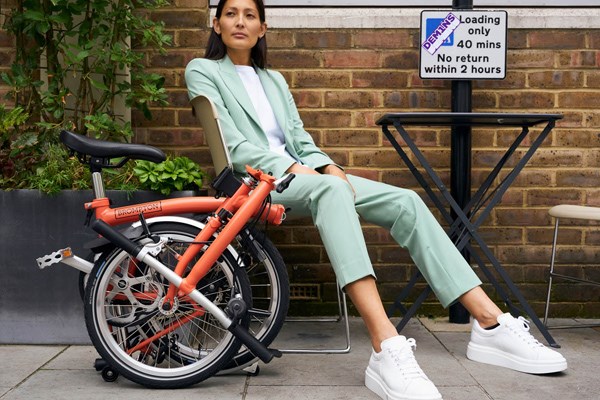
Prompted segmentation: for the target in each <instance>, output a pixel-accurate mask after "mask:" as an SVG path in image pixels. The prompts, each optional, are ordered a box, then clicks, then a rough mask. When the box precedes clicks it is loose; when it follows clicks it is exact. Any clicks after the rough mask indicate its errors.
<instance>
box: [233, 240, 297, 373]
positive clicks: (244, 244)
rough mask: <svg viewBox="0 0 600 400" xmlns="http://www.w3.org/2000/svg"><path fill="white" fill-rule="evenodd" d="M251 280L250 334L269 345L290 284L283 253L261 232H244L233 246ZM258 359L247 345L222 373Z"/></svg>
mask: <svg viewBox="0 0 600 400" xmlns="http://www.w3.org/2000/svg"><path fill="white" fill-rule="evenodd" d="M231 244H232V245H233V246H234V248H235V250H236V252H237V253H238V257H239V259H240V265H243V266H244V267H245V269H246V272H247V274H248V278H249V279H250V286H251V288H252V308H250V309H249V310H248V314H249V317H250V327H249V331H250V332H251V333H252V334H253V335H254V337H256V338H257V339H258V340H259V341H260V342H261V343H263V344H264V345H265V346H269V345H270V344H271V343H272V342H273V340H275V337H276V336H277V334H278V333H279V331H280V330H281V327H282V325H283V323H284V322H285V318H286V316H287V312H288V307H289V304H290V283H289V278H288V273H287V268H286V266H285V263H284V261H283V258H282V257H281V254H280V253H279V251H278V250H277V248H276V247H275V245H274V244H273V242H271V240H269V238H268V237H266V236H265V235H264V234H263V233H262V232H260V231H258V230H256V229H249V228H246V229H244V230H243V231H242V232H241V233H240V235H238V237H237V238H236V241H234V242H232V243H231ZM255 359H256V357H255V356H254V355H253V354H252V353H251V352H250V351H249V350H248V349H247V348H246V347H244V346H242V348H241V349H240V351H239V353H238V354H236V356H235V357H234V358H233V359H232V360H231V362H230V363H229V364H227V366H226V367H225V368H224V371H222V372H223V373H227V372H230V371H232V370H236V369H240V368H243V367H245V366H247V365H250V364H251V363H252V362H253V361H254V360H255Z"/></svg>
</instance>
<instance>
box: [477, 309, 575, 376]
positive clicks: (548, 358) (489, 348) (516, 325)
mask: <svg viewBox="0 0 600 400" xmlns="http://www.w3.org/2000/svg"><path fill="white" fill-rule="evenodd" d="M498 323H499V324H500V326H498V327H496V328H494V329H490V330H485V329H483V328H482V327H481V326H479V324H478V323H477V321H476V320H475V321H473V329H472V330H471V341H470V342H469V346H468V347H467V358H469V359H470V360H473V361H479V362H481V363H485V364H492V365H497V366H500V367H506V368H510V369H514V370H516V371H521V372H527V373H530V374H550V373H553V372H560V371H564V370H565V369H567V360H565V358H564V357H563V356H562V355H561V354H560V353H558V352H556V351H554V350H551V349H549V348H548V347H545V346H544V345H543V344H541V343H540V342H538V341H537V340H536V339H535V338H534V337H533V336H532V335H531V333H529V321H527V320H526V319H524V318H523V317H519V318H518V319H516V318H514V317H513V316H512V315H510V314H508V313H506V314H502V315H500V316H499V317H498Z"/></svg>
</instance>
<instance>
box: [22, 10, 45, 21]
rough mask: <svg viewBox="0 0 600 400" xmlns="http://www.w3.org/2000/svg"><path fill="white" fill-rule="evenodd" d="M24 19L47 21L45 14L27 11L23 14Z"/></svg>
mask: <svg viewBox="0 0 600 400" xmlns="http://www.w3.org/2000/svg"><path fill="white" fill-rule="evenodd" d="M23 17H24V18H26V19H29V20H31V21H45V20H46V17H45V15H44V13H43V12H41V11H36V10H26V11H24V12H23Z"/></svg>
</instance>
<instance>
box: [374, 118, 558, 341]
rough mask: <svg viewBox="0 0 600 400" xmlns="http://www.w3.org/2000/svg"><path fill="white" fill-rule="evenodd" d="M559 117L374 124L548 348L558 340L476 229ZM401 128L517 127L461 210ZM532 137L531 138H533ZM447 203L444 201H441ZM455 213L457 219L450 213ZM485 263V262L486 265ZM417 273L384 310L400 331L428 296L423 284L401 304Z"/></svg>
mask: <svg viewBox="0 0 600 400" xmlns="http://www.w3.org/2000/svg"><path fill="white" fill-rule="evenodd" d="M561 118H562V115H560V114H502V113H470V112H469V113H458V112H421V113H393V114H386V115H384V116H383V117H381V118H380V119H379V120H378V121H377V125H381V127H382V130H383V133H384V134H385V136H386V137H387V138H388V140H389V141H390V143H391V144H392V146H394V149H395V150H396V151H397V152H398V155H399V156H400V158H401V159H402V160H403V161H404V163H405V164H406V166H407V167H408V168H409V170H410V171H411V173H412V174H413V176H414V177H415V178H416V180H417V181H418V183H419V184H420V185H421V187H423V189H425V192H426V193H427V195H428V196H429V198H430V199H431V201H432V202H433V204H434V205H435V206H436V208H437V209H438V210H439V211H440V213H441V215H442V217H443V218H444V220H445V221H446V222H447V223H448V224H449V229H448V235H449V236H450V237H451V238H453V239H454V244H455V245H456V247H457V249H458V250H459V251H462V250H463V249H466V250H467V251H468V252H469V254H470V256H471V257H472V259H473V260H475V262H476V263H477V264H478V265H479V267H480V269H481V271H482V272H483V273H484V275H485V276H486V278H487V279H488V280H489V281H490V283H491V284H492V285H493V286H494V288H495V289H496V290H497V292H498V294H499V296H500V297H501V298H502V300H503V301H504V302H505V303H506V305H507V306H508V308H509V311H510V312H511V314H513V315H514V316H517V315H519V314H522V312H524V313H525V314H527V315H528V316H529V318H530V319H531V321H532V322H533V323H534V324H535V325H536V327H537V328H538V329H539V330H540V332H541V333H542V335H543V336H544V338H545V339H546V340H547V341H548V344H549V345H550V346H552V347H559V346H558V344H557V343H556V341H555V340H554V339H553V338H552V336H551V335H550V333H549V332H548V329H547V328H546V327H545V326H544V325H543V324H542V322H541V321H540V319H539V318H538V317H537V315H536V314H535V312H534V311H533V309H532V308H531V306H530V305H529V303H528V302H527V300H525V298H524V297H523V295H522V293H521V291H520V290H519V289H518V288H517V286H516V285H515V284H514V282H513V281H512V280H511V279H510V277H509V276H508V274H507V273H506V271H505V270H504V268H503V267H502V265H501V264H500V262H499V261H498V259H497V258H496V257H495V256H494V254H493V253H492V251H491V250H490V248H489V247H488V246H487V245H486V243H485V242H484V241H483V239H482V238H481V236H480V235H479V233H478V232H477V229H478V228H479V226H481V224H482V223H483V221H484V220H485V219H486V218H487V217H488V215H489V214H490V212H491V211H492V209H493V208H494V207H495V206H496V204H497V203H498V202H499V201H500V199H501V198H502V196H503V195H504V193H505V192H506V190H507V189H508V188H509V187H510V185H511V184H512V183H513V182H514V180H515V179H516V177H517V176H518V174H519V173H520V172H521V170H522V169H523V167H524V166H525V165H526V164H527V162H528V161H529V159H530V158H531V157H532V156H533V154H534V153H535V151H536V150H537V148H538V147H539V146H540V145H541V144H542V142H543V141H544V139H545V138H546V137H547V136H548V134H549V133H550V131H551V130H552V128H554V125H555V123H556V121H557V120H559V119H561ZM390 125H391V126H393V127H394V128H395V130H396V131H397V133H398V134H399V135H400V137H401V138H402V140H403V141H404V143H405V146H406V147H408V148H409V149H410V151H411V152H412V153H413V155H414V157H415V158H416V160H417V161H418V163H419V164H420V165H421V167H422V168H423V169H424V170H425V173H426V174H427V175H428V176H429V178H430V179H431V181H432V182H433V184H434V185H435V187H437V189H438V192H439V194H438V193H436V192H435V191H434V189H433V188H432V187H431V185H430V184H429V182H428V181H427V180H426V179H425V176H424V175H423V174H422V173H421V172H420V171H419V170H418V169H417V166H416V165H415V164H414V163H413V162H412V161H411V159H410V158H409V156H408V154H407V153H406V152H405V151H404V149H403V147H402V145H400V144H399V143H398V141H397V140H396V135H395V134H394V133H392V131H390V129H389V126H390ZM536 125H541V126H542V127H543V128H542V129H541V131H540V132H539V133H538V134H537V136H536V137H535V138H532V140H531V143H530V145H529V148H528V149H527V151H525V153H524V154H523V156H522V157H521V158H520V159H519V160H518V161H517V162H516V163H515V164H514V167H512V169H510V167H508V166H507V165H506V164H507V162H508V160H510V159H511V157H512V156H513V155H514V153H515V151H516V150H517V149H518V148H519V146H520V145H521V144H522V143H523V140H524V139H525V138H527V137H528V136H529V135H530V129H529V128H531V127H533V126H536ZM404 126H448V127H452V126H470V127H513V128H521V132H520V134H519V135H518V136H517V137H516V138H515V140H514V141H513V143H512V144H511V145H510V146H509V147H508V149H507V150H506V152H505V153H504V155H503V156H502V157H501V158H500V160H499V161H498V163H497V164H496V166H495V167H494V168H493V169H492V171H491V172H490V173H489V175H488V176H487V178H486V179H485V180H484V182H483V183H482V184H481V186H480V187H479V189H478V190H477V192H476V193H475V194H474V195H473V196H472V197H471V199H470V201H469V202H468V203H467V204H466V206H465V207H464V208H461V207H460V206H459V205H458V204H457V203H456V201H455V199H454V198H453V197H452V195H451V194H450V191H449V190H448V188H447V187H446V185H444V183H443V182H442V181H441V179H440V178H439V176H438V175H437V174H436V173H435V171H434V170H433V168H432V167H431V165H430V164H429V162H428V161H427V159H426V158H425V157H424V155H423V153H422V152H421V151H420V150H419V148H418V147H417V145H416V144H415V142H414V140H413V139H412V138H411V136H410V135H409V134H408V132H407V131H406V130H405V129H404ZM532 136H534V135H533V134H532ZM504 167H507V168H509V169H510V170H509V172H508V173H507V174H506V176H505V177H504V178H503V179H502V180H501V181H500V183H499V184H497V185H496V186H495V187H492V186H493V184H494V181H495V180H496V178H497V177H498V175H499V173H500V171H501V170H502V169H503V168H504ZM444 201H445V202H444ZM448 206H449V207H450V210H451V211H453V212H454V215H455V217H454V216H453V214H452V213H451V211H450V210H449V209H448ZM471 240H473V241H474V242H475V243H476V244H477V245H478V246H479V249H480V251H481V252H482V253H483V257H482V256H481V255H480V254H479V253H478V252H475V251H473V248H472V246H471ZM486 260H487V261H486ZM487 263H489V264H491V267H492V268H493V271H495V272H496V274H497V275H498V276H499V277H500V279H501V280H502V281H503V283H504V284H505V285H506V287H507V289H508V291H507V290H506V289H505V288H504V287H503V286H502V284H501V283H500V281H499V279H497V278H496V276H495V275H494V274H493V273H492V269H490V268H489V267H488V265H487ZM420 277H421V274H420V273H419V272H416V273H415V274H413V276H412V277H411V279H410V280H409V282H408V284H407V286H406V287H405V288H404V289H403V290H402V291H401V292H400V294H399V295H398V297H397V298H396V300H395V301H394V304H393V305H392V307H391V308H390V309H389V310H388V315H390V316H391V315H393V314H394V312H395V310H400V311H401V312H402V313H403V314H404V315H403V318H402V320H401V321H400V323H399V324H398V325H397V329H398V331H401V330H402V328H404V326H405V325H406V323H407V322H408V320H409V319H410V318H411V317H412V316H413V315H414V314H415V312H416V311H417V309H418V308H419V307H420V306H421V304H422V303H423V301H425V299H426V297H427V296H428V295H429V293H430V292H431V288H430V287H429V286H427V287H426V288H425V289H424V290H423V291H422V292H421V294H419V296H418V297H417V299H416V300H415V302H414V303H413V304H412V305H411V306H410V307H409V308H408V309H406V308H405V307H404V306H403V304H402V302H403V301H404V300H405V299H406V298H407V297H408V295H409V294H410V293H411V292H412V290H413V288H414V286H415V285H416V283H417V282H418V281H419V279H420ZM509 292H510V293H512V295H513V296H514V297H515V298H516V300H517V301H518V303H519V304H520V305H521V307H522V310H521V309H519V308H518V307H517V306H516V304H515V303H514V302H513V301H512V300H511V298H510V297H509Z"/></svg>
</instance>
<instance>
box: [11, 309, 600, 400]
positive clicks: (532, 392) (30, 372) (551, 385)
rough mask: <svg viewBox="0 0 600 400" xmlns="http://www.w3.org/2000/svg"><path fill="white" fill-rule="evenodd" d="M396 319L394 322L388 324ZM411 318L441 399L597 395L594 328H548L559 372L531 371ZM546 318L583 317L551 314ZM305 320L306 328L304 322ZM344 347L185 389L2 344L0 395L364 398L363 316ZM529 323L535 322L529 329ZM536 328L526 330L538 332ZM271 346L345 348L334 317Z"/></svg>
mask: <svg viewBox="0 0 600 400" xmlns="http://www.w3.org/2000/svg"><path fill="white" fill-rule="evenodd" d="M393 322H394V323H397V320H395V321H393ZM429 322H432V323H430V324H428V323H423V322H422V320H421V321H420V320H418V319H413V320H411V321H410V322H409V324H408V325H407V326H406V327H405V329H404V331H403V332H402V334H404V335H406V336H407V337H413V338H414V339H415V340H416V342H417V349H416V352H415V357H416V358H417V360H418V361H419V364H420V365H421V367H422V368H423V370H424V371H425V372H426V373H427V375H428V376H429V377H430V378H431V379H432V381H433V382H434V383H435V384H436V385H437V387H438V389H439V390H440V392H441V393H442V395H443V397H444V399H445V400H521V399H523V400H525V399H527V400H529V399H544V400H571V399H577V400H597V399H599V398H600V396H599V395H598V393H599V389H598V387H599V385H598V378H597V371H598V368H599V367H600V329H598V328H579V329H555V330H552V331H551V333H552V335H553V336H554V337H555V338H556V340H557V341H558V343H560V344H561V345H562V348H561V349H560V350H559V351H560V352H561V353H562V354H563V355H564V356H565V357H566V358H567V361H568V363H569V369H568V370H567V371H566V372H565V373H559V374H553V375H546V376H537V375H529V374H523V373H519V372H515V371H512V370H508V369H505V368H499V367H494V366H489V365H485V364H480V363H475V362H473V361H470V360H468V359H467V358H466V348H467V343H468V341H469V333H468V329H464V326H463V327H462V328H461V329H456V327H453V326H447V327H444V326H445V325H446V323H445V322H444V321H429ZM551 322H552V323H555V324H556V323H558V324H563V323H565V322H567V323H570V322H575V323H578V322H581V323H586V322H589V321H575V320H553V321H551ZM303 324H304V325H303ZM350 327H351V332H352V333H351V341H352V351H351V352H350V353H349V354H340V355H333V354H319V355H293V354H285V355H284V356H283V358H281V359H276V360H274V361H273V362H272V363H270V364H267V365H265V364H262V363H261V364H260V371H259V374H258V375H257V376H251V375H247V374H246V373H244V372H243V371H238V372H237V373H235V374H229V375H220V376H216V377H212V378H210V379H208V380H206V381H204V382H201V383H199V384H197V385H194V386H192V387H190V388H186V389H178V390H165V391H160V392H158V391H156V390H151V389H146V388H144V387H142V386H140V385H137V384H135V383H132V382H130V381H128V380H127V379H124V378H123V377H120V378H119V379H118V380H117V381H116V382H113V383H107V382H104V381H103V380H102V378H101V376H100V374H99V373H98V372H96V371H95V370H94V368H93V362H94V360H95V359H96V358H97V357H98V355H97V353H96V350H95V349H94V348H93V347H92V346H77V345H76V346H23V345H7V346H0V360H1V361H2V362H1V363H0V399H1V400H16V399H19V400H21V399H23V400H25V399H27V400H30V399H48V398H52V399H68V400H70V399H77V400H78V399H81V398H85V399H86V400H87V399H90V400H96V399H98V400H100V399H106V398H116V399H127V400H138V399H139V400H147V399H148V398H151V397H154V396H156V395H157V394H158V395H160V396H163V395H166V396H171V397H174V398H178V399H179V398H184V399H187V398H203V399H219V400H229V399H231V400H238V399H239V400H261V399H269V400H272V399H276V400H279V399H294V400H296V399H299V400H303V399H306V400H320V399H328V400H329V399H367V400H368V399H372V400H376V399H377V396H376V395H374V394H373V393H371V392H370V391H369V390H368V389H366V388H365V387H364V368H365V367H366V365H367V362H368V358H369V354H370V352H371V346H370V343H369V339H368V335H367V333H366V330H365V328H364V325H363V323H362V321H361V320H360V319H358V318H352V319H351V321H350ZM532 329H533V328H532ZM533 331H534V336H536V337H537V338H541V336H540V335H539V333H537V332H536V331H535V329H533ZM276 345H277V346H276V347H293V346H300V347H314V346H317V347H319V346H320V347H331V346H333V347H339V346H343V345H344V338H343V326H342V324H339V323H287V324H286V326H285V328H284V331H283V332H282V333H281V335H280V336H279V337H278V339H277V341H276Z"/></svg>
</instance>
